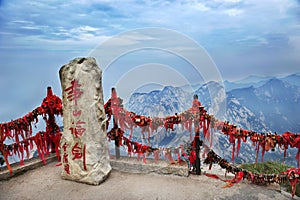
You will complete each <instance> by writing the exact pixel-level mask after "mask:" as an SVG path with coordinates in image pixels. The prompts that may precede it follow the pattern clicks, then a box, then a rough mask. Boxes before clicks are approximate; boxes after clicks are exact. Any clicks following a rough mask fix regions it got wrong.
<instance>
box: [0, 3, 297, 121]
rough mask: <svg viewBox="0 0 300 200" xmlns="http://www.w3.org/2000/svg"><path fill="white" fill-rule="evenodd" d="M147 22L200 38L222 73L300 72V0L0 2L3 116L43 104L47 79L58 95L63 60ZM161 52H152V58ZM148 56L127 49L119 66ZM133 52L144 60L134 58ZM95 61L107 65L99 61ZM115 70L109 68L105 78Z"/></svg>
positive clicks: (227, 76) (224, 75)
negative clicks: (126, 53) (59, 71)
mask: <svg viewBox="0 0 300 200" xmlns="http://www.w3.org/2000/svg"><path fill="white" fill-rule="evenodd" d="M146 27H156V28H163V29H168V30H173V31H176V32H178V33H179V34H182V35H184V36H186V37H189V38H190V39H192V40H194V41H195V42H196V43H198V44H199V45H200V46H201V47H203V49H205V51H206V52H207V53H208V54H209V56H210V58H211V59H212V60H213V62H214V63H215V65H216V67H217V69H218V71H219V72H220V76H221V77H222V79H227V80H238V79H241V78H244V77H247V76H249V75H252V74H256V75H262V76H263V75H275V76H278V75H285V74H290V73H295V72H300V56H299V52H300V1H293V0H264V1H261V0H250V1H241V0H207V1H205V0H198V1H197V0H194V1H183V0H182V1H181V0H173V1H160V0H157V1H150V0H145V1H142V0H136V1H134V0H123V1H109V0H64V1H61V0H52V1H48V0H39V1H36V0H0V69H1V73H0V92H1V98H0V121H9V120H10V119H14V118H17V117H19V116H23V115H24V114H25V113H27V112H28V111H30V110H32V109H34V108H35V107H37V105H39V104H40V103H41V101H42V98H43V97H44V96H45V94H46V87H47V86H48V85H51V86H52V87H53V89H54V92H55V93H56V94H58V95H60V93H61V90H60V82H59V77H58V70H59V68H60V67H61V66H62V65H64V64H66V63H68V62H69V61H70V60H72V59H73V58H75V57H85V56H88V55H91V53H92V52H93V51H94V50H95V49H97V48H99V46H100V47H101V44H102V43H103V42H105V41H107V40H109V39H110V38H112V37H115V36H116V35H119V34H122V33H124V32H126V31H131V30H133V29H142V28H146ZM151 53H153V52H151ZM151 53H150V54H151ZM159 54H160V53H158V52H154V53H153V55H154V56H153V58H151V59H150V58H148V59H149V62H154V61H155V58H157V57H159V56H158V55H159ZM162 54H163V53H162ZM145 55H146V54H144V55H143V56H142V57H139V56H134V54H133V55H131V57H130V55H128V57H127V59H125V60H123V61H124V63H122V62H120V61H122V60H119V63H117V62H116V64H115V68H117V67H118V66H121V65H126V66H128V67H127V68H125V69H126V70H128V71H130V70H134V69H135V68H136V67H137V66H142V67H144V68H145V67H147V66H148V67H151V66H149V65H148V64H147V62H148V61H147V58H146V57H145ZM151 55H152V54H151ZM155 56H156V57H155ZM149 57H151V56H150V55H149ZM135 58H136V59H138V58H140V59H141V60H142V59H143V61H144V62H138V61H136V60H135V61H132V60H133V59H135ZM157 60H158V61H156V62H158V63H160V62H161V59H160V58H157ZM174 60H176V58H174V57H172V56H170V61H168V62H162V63H160V64H162V65H157V66H160V67H161V66H166V67H167V68H172V67H173V64H174V63H175V62H174ZM97 62H98V64H99V65H100V66H101V60H97ZM132 62H133V63H132ZM179 63H180V62H179ZM117 64H119V65H117ZM182 66H185V65H184V63H182ZM152 67H153V66H152ZM175 68H176V66H175ZM177 68H178V67H177ZM191 69H192V67H185V68H184V67H183V68H182V69H177V72H178V73H184V72H186V71H189V70H191ZM115 70H116V69H115ZM125 72H126V71H125ZM113 73H114V72H113V70H112V71H111V72H110V71H109V70H107V71H104V72H103V74H104V78H105V76H106V77H113V75H114V74H113ZM190 74H191V75H192V74H193V72H192V71H191V72H190ZM147 75H148V76H149V74H147ZM147 75H145V76H147ZM120 77H122V74H120V75H119V77H118V79H119V78H120ZM184 78H185V79H189V77H188V76H185V77H184ZM168 79H170V84H172V83H173V82H174V80H171V78H170V77H169V78H168ZM191 79H192V77H191ZM105 81H107V83H109V81H110V80H109V78H107V79H106V80H105ZM172 81H173V82H172ZM192 82H196V80H195V81H194V80H193V81H192ZM156 84H157V82H156ZM163 84H166V83H163ZM106 86H107V87H110V85H109V84H107V85H106ZM104 89H105V90H107V89H109V88H104Z"/></svg>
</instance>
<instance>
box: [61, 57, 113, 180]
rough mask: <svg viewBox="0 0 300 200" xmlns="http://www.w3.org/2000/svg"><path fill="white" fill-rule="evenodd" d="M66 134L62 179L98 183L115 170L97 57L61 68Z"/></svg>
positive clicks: (72, 62)
mask: <svg viewBox="0 0 300 200" xmlns="http://www.w3.org/2000/svg"><path fill="white" fill-rule="evenodd" d="M59 74H60V81H61V87H62V97H63V120H64V133H63V135H62V138H61V143H60V145H61V158H62V165H63V170H62V173H61V176H62V178H64V179H69V180H74V181H78V182H83V183H88V184H93V185H98V184H100V183H101V182H103V181H104V180H105V179H106V178H107V177H108V175H109V173H110V171H111V166H110V163H109V155H108V144H107V140H106V127H105V118H106V117H105V111H104V106H103V91H102V72H101V70H100V69H99V67H98V66H97V63H96V60H95V59H94V58H76V59H74V60H72V61H70V63H69V64H67V65H64V66H63V67H62V68H61V69H60V71H59Z"/></svg>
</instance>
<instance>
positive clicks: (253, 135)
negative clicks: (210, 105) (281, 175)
mask: <svg viewBox="0 0 300 200" xmlns="http://www.w3.org/2000/svg"><path fill="white" fill-rule="evenodd" d="M213 124H214V128H215V129H217V130H221V131H222V132H223V133H224V134H225V135H227V136H229V142H230V143H231V144H232V147H233V150H232V161H234V155H235V152H236V155H237V156H238V154H239V151H240V148H241V142H242V141H243V142H246V141H247V139H248V138H249V139H250V140H251V141H252V142H253V146H255V147H256V162H257V159H258V153H259V151H260V149H261V152H262V160H263V158H264V155H265V152H266V151H269V150H271V151H274V150H275V147H276V146H278V147H279V148H280V149H283V150H284V158H285V157H286V150H287V149H288V148H298V152H297V155H296V160H297V161H298V167H299V162H300V135H298V134H294V133H291V132H285V133H283V134H282V135H278V134H277V133H274V134H272V133H257V132H255V131H249V130H244V129H241V128H237V126H236V125H232V124H229V122H221V121H217V120H215V119H214V123H213ZM236 142H237V148H236Z"/></svg>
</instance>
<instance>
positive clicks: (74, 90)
mask: <svg viewBox="0 0 300 200" xmlns="http://www.w3.org/2000/svg"><path fill="white" fill-rule="evenodd" d="M80 86H81V84H79V83H78V81H77V80H73V81H72V82H71V86H70V87H68V88H67V89H65V92H67V93H68V96H67V99H68V100H69V101H74V105H77V99H79V98H80V96H81V95H82V94H83V92H82V91H81V90H80Z"/></svg>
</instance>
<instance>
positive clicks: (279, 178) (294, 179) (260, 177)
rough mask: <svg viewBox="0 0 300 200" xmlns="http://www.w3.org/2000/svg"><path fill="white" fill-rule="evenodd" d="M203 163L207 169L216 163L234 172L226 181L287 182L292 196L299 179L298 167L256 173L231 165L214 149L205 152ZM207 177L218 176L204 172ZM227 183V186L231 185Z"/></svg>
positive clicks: (299, 170) (299, 171) (227, 170)
mask: <svg viewBox="0 0 300 200" xmlns="http://www.w3.org/2000/svg"><path fill="white" fill-rule="evenodd" d="M204 163H205V164H209V165H210V166H209V169H211V166H212V163H218V164H219V165H220V166H221V167H222V168H223V169H226V172H230V173H233V174H235V178H234V179H233V180H230V181H227V182H230V183H231V185H232V183H238V182H240V181H241V180H242V179H247V180H249V181H251V183H254V184H266V183H268V184H270V183H287V182H289V183H290V185H291V186H292V196H293V197H294V194H295V191H296V186H297V183H298V181H299V179H300V168H290V169H288V170H287V171H285V172H281V173H279V174H256V173H252V172H250V171H248V170H245V169H242V168H239V167H236V166H234V165H231V164H230V163H229V162H227V161H226V160H225V159H223V158H221V157H220V156H218V155H217V154H216V153H215V152H214V151H212V150H211V151H210V152H209V153H208V154H207V158H206V159H205V160H204ZM206 175H207V176H209V177H213V178H218V177H217V176H216V175H214V174H206ZM231 185H229V186H231Z"/></svg>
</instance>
